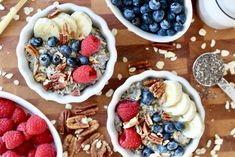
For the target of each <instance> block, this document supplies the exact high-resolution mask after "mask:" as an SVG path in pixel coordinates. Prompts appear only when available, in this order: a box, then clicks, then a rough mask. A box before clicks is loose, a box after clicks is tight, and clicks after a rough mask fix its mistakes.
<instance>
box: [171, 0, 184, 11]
mask: <svg viewBox="0 0 235 157" xmlns="http://www.w3.org/2000/svg"><path fill="white" fill-rule="evenodd" d="M182 9H183V6H182V5H181V4H180V3H178V2H173V3H171V5H170V10H171V12H173V13H175V14H179V13H180V12H181V11H182Z"/></svg>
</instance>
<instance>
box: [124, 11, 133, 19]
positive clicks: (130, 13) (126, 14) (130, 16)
mask: <svg viewBox="0 0 235 157" xmlns="http://www.w3.org/2000/svg"><path fill="white" fill-rule="evenodd" d="M123 15H124V17H125V18H126V19H127V20H129V21H131V20H133V19H134V18H135V13H134V11H133V10H131V9H125V10H124V12H123Z"/></svg>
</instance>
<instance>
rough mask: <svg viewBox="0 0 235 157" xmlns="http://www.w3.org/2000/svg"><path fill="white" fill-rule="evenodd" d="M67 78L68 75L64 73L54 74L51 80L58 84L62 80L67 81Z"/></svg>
mask: <svg viewBox="0 0 235 157" xmlns="http://www.w3.org/2000/svg"><path fill="white" fill-rule="evenodd" d="M65 78H66V74H63V73H59V72H58V73H54V74H53V75H52V76H51V77H50V80H51V81H52V82H57V81H59V80H60V79H65Z"/></svg>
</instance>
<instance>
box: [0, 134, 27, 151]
mask: <svg viewBox="0 0 235 157" xmlns="http://www.w3.org/2000/svg"><path fill="white" fill-rule="evenodd" d="M2 140H3V142H5V144H6V147H7V149H14V148H16V147H18V146H19V145H21V144H22V143H23V142H24V137H23V135H22V134H21V132H19V131H8V132H6V133H5V134H4V135H3V137H2Z"/></svg>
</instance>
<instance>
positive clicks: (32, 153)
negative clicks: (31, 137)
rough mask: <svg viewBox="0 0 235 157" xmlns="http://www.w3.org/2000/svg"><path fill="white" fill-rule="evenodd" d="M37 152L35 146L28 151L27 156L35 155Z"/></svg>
mask: <svg viewBox="0 0 235 157" xmlns="http://www.w3.org/2000/svg"><path fill="white" fill-rule="evenodd" d="M35 153H36V149H35V148H33V149H31V150H30V151H29V152H28V154H27V156H26V157H35Z"/></svg>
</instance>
